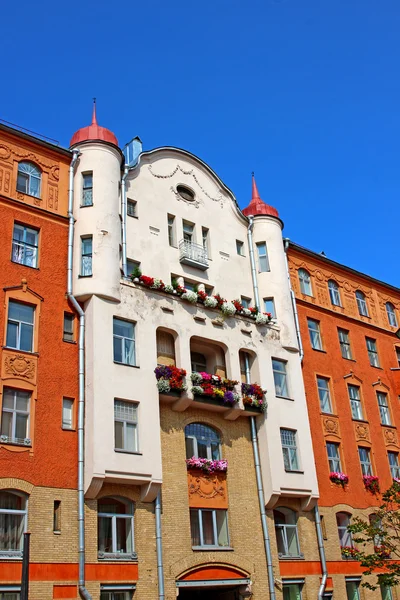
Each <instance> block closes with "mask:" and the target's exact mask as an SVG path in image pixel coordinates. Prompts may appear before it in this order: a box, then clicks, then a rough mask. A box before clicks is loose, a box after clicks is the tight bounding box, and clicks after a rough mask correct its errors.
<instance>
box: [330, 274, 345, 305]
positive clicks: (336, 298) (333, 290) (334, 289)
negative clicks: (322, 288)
mask: <svg viewBox="0 0 400 600" xmlns="http://www.w3.org/2000/svg"><path fill="white" fill-rule="evenodd" d="M328 290H329V297H330V300H331V304H332V306H342V299H341V297H340V290H339V285H338V283H337V282H336V281H335V280H334V279H329V281H328Z"/></svg>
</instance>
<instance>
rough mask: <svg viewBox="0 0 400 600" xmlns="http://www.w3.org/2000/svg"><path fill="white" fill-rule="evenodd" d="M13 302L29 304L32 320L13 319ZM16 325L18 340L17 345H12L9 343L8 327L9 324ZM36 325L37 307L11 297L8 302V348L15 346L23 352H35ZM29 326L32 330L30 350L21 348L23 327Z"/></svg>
mask: <svg viewBox="0 0 400 600" xmlns="http://www.w3.org/2000/svg"><path fill="white" fill-rule="evenodd" d="M13 304H18V305H21V306H28V307H29V308H31V309H32V322H29V321H20V320H18V319H13V318H11V317H10V306H11V305H13ZM10 324H12V325H16V327H17V340H16V345H15V346H10V345H9V344H8V327H9V325H10ZM34 325H35V307H34V306H32V305H30V304H25V303H24V302H19V301H18V300H13V299H10V300H9V302H8V315H7V333H6V336H7V341H6V346H7V348H15V349H16V350H22V351H23V352H33V348H34V333H35V329H34ZM23 327H24V328H26V327H27V328H29V329H30V330H31V347H30V349H29V350H27V349H26V348H21V332H22V328H23Z"/></svg>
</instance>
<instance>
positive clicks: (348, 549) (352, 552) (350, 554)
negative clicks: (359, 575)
mask: <svg viewBox="0 0 400 600" xmlns="http://www.w3.org/2000/svg"><path fill="white" fill-rule="evenodd" d="M340 550H341V552H342V556H343V558H352V559H353V560H357V558H358V554H359V552H358V550H357V548H354V547H353V546H341V547H340Z"/></svg>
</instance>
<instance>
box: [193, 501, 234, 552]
mask: <svg viewBox="0 0 400 600" xmlns="http://www.w3.org/2000/svg"><path fill="white" fill-rule="evenodd" d="M189 511H190V533H191V538H192V549H195V550H197V549H204V548H206V549H207V550H227V549H228V548H230V547H231V545H230V536H229V524H228V510H227V509H221V508H190V509H189ZM203 512H208V513H211V514H212V525H213V538H214V542H215V543H214V544H205V543H204V532H203V518H202V517H203ZM217 513H220V514H224V517H225V518H224V526H225V527H226V536H227V539H228V544H227V545H226V546H223V545H220V544H218V523H217ZM193 514H196V515H197V526H198V530H199V542H200V544H199V545H195V544H194V543H193V531H192V526H191V525H192V515H193Z"/></svg>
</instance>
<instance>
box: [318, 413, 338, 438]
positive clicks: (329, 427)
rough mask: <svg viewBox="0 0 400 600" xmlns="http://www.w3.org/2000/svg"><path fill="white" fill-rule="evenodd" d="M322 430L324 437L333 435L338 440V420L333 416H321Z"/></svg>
mask: <svg viewBox="0 0 400 600" xmlns="http://www.w3.org/2000/svg"><path fill="white" fill-rule="evenodd" d="M322 428H323V430H324V435H325V436H328V435H333V436H335V437H337V438H340V428H339V419H338V418H337V417H334V416H330V417H327V416H323V417H322Z"/></svg>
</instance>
